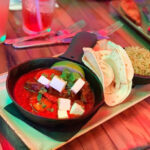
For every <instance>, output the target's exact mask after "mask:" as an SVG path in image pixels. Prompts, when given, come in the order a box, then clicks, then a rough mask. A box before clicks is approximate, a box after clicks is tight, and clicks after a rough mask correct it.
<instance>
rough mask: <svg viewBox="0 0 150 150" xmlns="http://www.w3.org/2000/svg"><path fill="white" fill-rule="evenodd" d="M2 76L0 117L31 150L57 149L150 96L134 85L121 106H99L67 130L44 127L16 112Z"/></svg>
mask: <svg viewBox="0 0 150 150" xmlns="http://www.w3.org/2000/svg"><path fill="white" fill-rule="evenodd" d="M6 77H7V73H5V74H2V75H1V76H0V115H1V117H2V118H3V120H5V122H6V123H7V124H8V125H9V126H10V127H11V129H12V130H13V131H14V133H16V134H17V135H18V137H19V138H20V139H21V140H22V141H23V142H24V144H25V145H26V146H27V147H28V148H29V149H34V150H40V149H42V150H47V149H56V148H58V147H61V146H62V145H64V144H66V143H68V142H69V141H72V140H73V139H75V138H77V137H79V136H81V135H83V134H84V133H86V132H88V131H90V130H91V129H93V128H95V127H97V126H98V125H100V124H102V123H104V122H105V121H107V120H109V119H111V118H113V117H114V116H116V115H117V114H119V113H121V112H122V111H124V110H126V109H128V108H129V107H131V106H133V105H135V104H136V103H138V102H140V101H142V100H144V99H145V98H147V97H149V96H150V90H149V89H150V84H148V85H144V86H136V87H134V88H133V89H132V92H131V94H130V95H129V97H128V98H127V99H126V101H125V102H124V103H122V104H120V105H118V106H115V107H108V106H106V105H103V106H102V107H101V108H100V109H99V110H98V111H97V112H96V114H95V115H94V116H93V117H92V118H91V119H90V120H89V121H87V122H82V123H81V124H79V125H78V126H76V127H71V128H66V127H57V128H46V127H42V126H38V125H37V124H35V123H32V122H30V121H29V120H27V119H26V118H25V117H24V116H23V115H22V114H21V113H20V112H19V111H18V110H17V109H16V107H15V106H14V104H13V103H12V101H11V99H10V98H9V96H8V94H7V91H6V83H5V81H6Z"/></svg>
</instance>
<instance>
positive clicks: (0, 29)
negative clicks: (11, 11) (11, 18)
mask: <svg viewBox="0 0 150 150" xmlns="http://www.w3.org/2000/svg"><path fill="white" fill-rule="evenodd" d="M0 7H1V8H0V43H2V42H4V41H5V39H6V27H7V20H8V8H9V0H0Z"/></svg>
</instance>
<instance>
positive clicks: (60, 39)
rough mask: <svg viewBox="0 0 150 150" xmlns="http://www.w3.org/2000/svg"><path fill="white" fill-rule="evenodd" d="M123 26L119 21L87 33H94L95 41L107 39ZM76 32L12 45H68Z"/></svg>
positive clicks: (16, 46)
mask: <svg viewBox="0 0 150 150" xmlns="http://www.w3.org/2000/svg"><path fill="white" fill-rule="evenodd" d="M122 26H123V24H122V23H121V22H120V21H117V22H115V23H114V24H112V25H110V26H108V27H106V28H104V29H101V30H98V31H88V32H90V33H94V34H96V36H97V39H98V40H100V39H108V38H109V37H108V36H109V35H111V34H113V33H114V32H115V31H117V30H118V29H119V28H121V27H122ZM76 33H77V32H73V33H69V34H63V35H60V36H54V37H52V38H50V39H46V40H34V41H23V42H19V43H15V44H13V47H15V48H27V47H35V46H44V45H53V44H61V43H62V44H63V43H64V44H68V43H70V42H71V40H72V37H73V36H74V35H75V34H76Z"/></svg>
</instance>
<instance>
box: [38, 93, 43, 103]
mask: <svg viewBox="0 0 150 150" xmlns="http://www.w3.org/2000/svg"><path fill="white" fill-rule="evenodd" d="M41 98H42V94H41V93H39V94H38V96H37V100H38V101H40V100H41Z"/></svg>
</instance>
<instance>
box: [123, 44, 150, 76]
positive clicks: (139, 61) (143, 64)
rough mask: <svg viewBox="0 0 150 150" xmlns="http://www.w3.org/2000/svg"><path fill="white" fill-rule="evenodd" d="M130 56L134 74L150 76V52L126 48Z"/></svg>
mask: <svg viewBox="0 0 150 150" xmlns="http://www.w3.org/2000/svg"><path fill="white" fill-rule="evenodd" d="M125 50H126V52H127V54H128V56H129V57H130V59H131V62H132V65H133V68H134V73H135V74H139V75H144V76H150V51H149V50H147V49H145V48H140V47H134V46H131V47H126V48H125Z"/></svg>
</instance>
